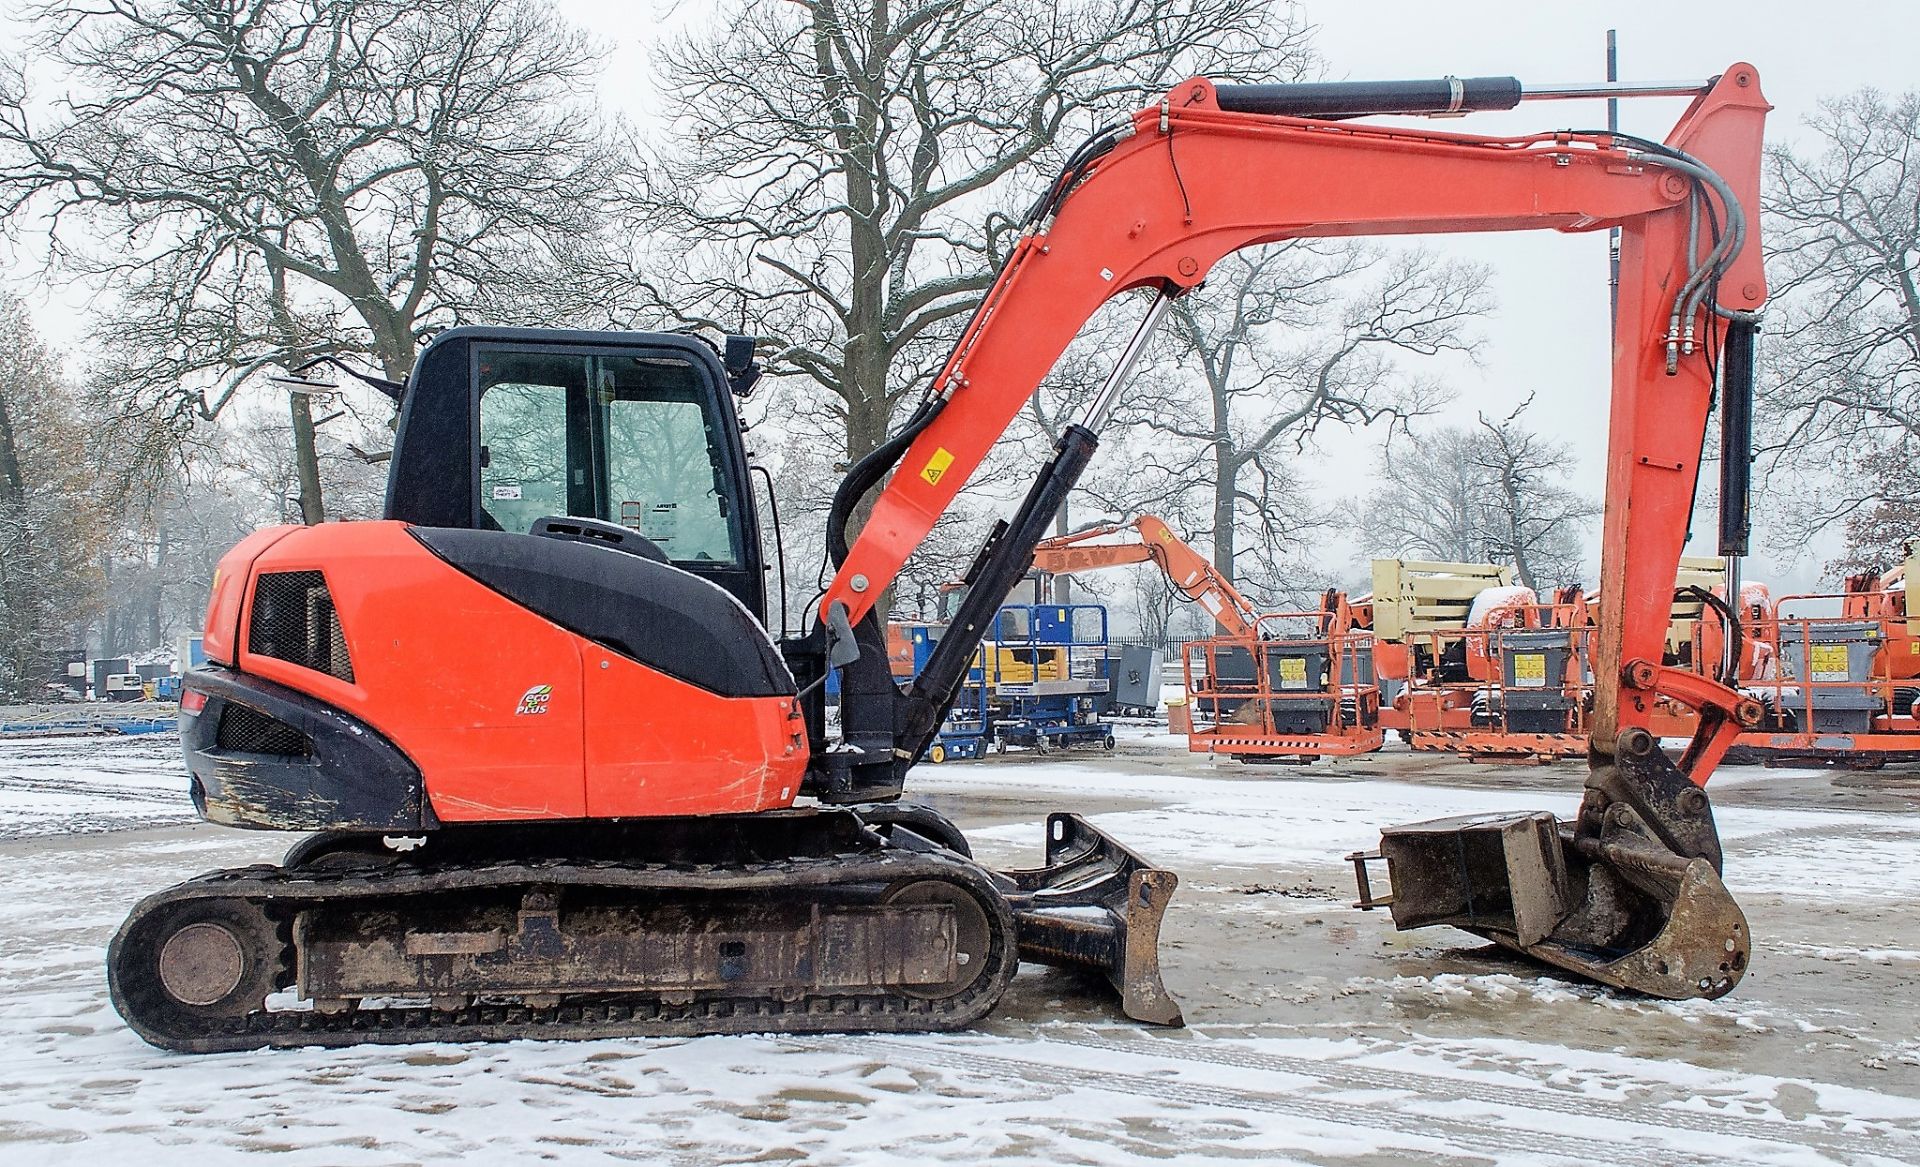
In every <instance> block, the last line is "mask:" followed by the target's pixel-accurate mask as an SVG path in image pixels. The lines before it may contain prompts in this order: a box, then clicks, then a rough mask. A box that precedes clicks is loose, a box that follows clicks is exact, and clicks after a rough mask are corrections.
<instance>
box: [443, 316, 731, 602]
mask: <svg viewBox="0 0 1920 1167" xmlns="http://www.w3.org/2000/svg"><path fill="white" fill-rule="evenodd" d="M476 359H477V361H478V367H477V375H478V377H479V392H480V407H479V417H480V507H481V510H482V511H483V513H484V514H485V516H486V518H487V520H488V522H489V525H493V526H498V527H499V528H500V529H502V530H507V531H527V530H529V529H531V528H532V526H533V523H534V521H535V520H536V519H539V518H541V517H542V516H544V515H560V514H565V515H578V516H581V517H585V518H597V519H603V520H606V521H608V522H613V523H619V524H620V525H622V526H625V527H630V528H632V529H633V530H636V531H639V532H640V533H641V534H643V535H645V536H646V537H647V538H648V539H651V540H652V541H653V542H654V543H656V544H658V545H659V547H660V549H661V550H662V551H664V552H666V553H667V556H668V558H670V559H673V560H676V561H679V562H683V563H707V564H724V565H731V564H737V563H739V562H740V540H741V532H740V520H739V514H740V509H741V508H740V506H739V505H738V504H739V500H735V499H734V498H733V497H732V491H731V486H730V484H731V483H732V481H733V479H732V477H731V476H730V475H729V474H728V472H727V463H726V457H727V455H726V449H727V441H726V435H727V432H728V431H727V430H726V429H725V428H724V425H725V421H724V419H723V418H722V417H720V416H719V415H718V414H717V413H716V410H717V409H718V408H721V407H722V406H720V405H719V404H717V403H716V402H715V400H714V398H715V396H716V394H715V393H714V392H713V391H712V388H711V387H710V386H709V384H708V382H707V379H706V377H705V376H704V375H703V374H702V373H701V372H700V370H699V369H698V368H697V367H696V366H694V365H692V364H690V363H689V362H687V361H686V360H683V359H680V358H678V357H675V356H673V355H671V354H667V355H662V356H617V355H597V354H574V353H568V354H561V353H551V352H539V353H527V352H514V351H511V350H504V349H503V350H482V351H481V352H480V353H479V354H477V358H476Z"/></svg>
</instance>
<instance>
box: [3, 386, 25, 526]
mask: <svg viewBox="0 0 1920 1167" xmlns="http://www.w3.org/2000/svg"><path fill="white" fill-rule="evenodd" d="M26 493H27V486H26V483H25V482H24V481H23V480H22V479H21V477H20V452H19V451H18V450H17V449H16V448H15V447H14V444H13V419H12V418H11V417H9V416H8V415H7V399H6V398H5V397H4V396H0V502H19V501H20V500H21V499H22V498H24V497H25V496H26Z"/></svg>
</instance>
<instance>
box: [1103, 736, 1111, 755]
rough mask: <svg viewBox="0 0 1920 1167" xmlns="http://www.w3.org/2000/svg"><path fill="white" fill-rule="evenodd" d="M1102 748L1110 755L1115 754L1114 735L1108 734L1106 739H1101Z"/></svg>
mask: <svg viewBox="0 0 1920 1167" xmlns="http://www.w3.org/2000/svg"><path fill="white" fill-rule="evenodd" d="M1100 748H1101V749H1103V750H1105V751H1107V752H1108V753H1109V754H1111V753H1112V752H1113V735H1112V734H1108V735H1107V736H1106V737H1103V738H1101V739H1100Z"/></svg>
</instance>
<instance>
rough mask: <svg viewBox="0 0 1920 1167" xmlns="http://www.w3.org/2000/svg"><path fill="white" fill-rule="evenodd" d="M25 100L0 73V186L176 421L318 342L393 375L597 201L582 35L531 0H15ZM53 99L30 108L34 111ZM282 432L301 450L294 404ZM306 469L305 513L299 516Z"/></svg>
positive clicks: (117, 370)
mask: <svg viewBox="0 0 1920 1167" xmlns="http://www.w3.org/2000/svg"><path fill="white" fill-rule="evenodd" d="M31 19H32V24H31V27H32V30H33V40H32V46H33V49H34V52H35V54H36V55H37V58H38V61H37V65H45V66H51V67H54V68H59V69H61V70H64V76H63V78H62V80H63V82H64V83H65V84H66V85H67V86H69V87H70V92H71V93H72V96H70V97H69V98H67V99H66V100H65V101H62V102H59V103H55V104H53V105H51V106H50V107H47V105H46V103H43V102H39V101H36V100H34V99H32V98H31V97H30V95H29V88H28V77H29V71H28V70H27V69H25V68H24V67H23V66H21V65H20V64H19V63H15V64H14V65H12V66H11V67H10V68H9V69H8V71H7V72H6V74H5V76H4V78H3V79H0V191H4V196H5V202H4V207H5V209H6V210H7V211H8V212H9V213H10V214H11V215H12V216H13V217H14V220H15V222H23V221H25V220H26V218H27V217H28V216H30V215H31V213H32V212H36V211H37V212H39V213H40V214H41V215H42V216H43V218H42V219H41V221H42V222H44V223H45V225H46V229H47V231H48V232H49V234H50V237H51V241H52V245H53V247H52V255H53V257H54V260H55V261H56V262H57V263H58V264H59V266H60V267H62V268H63V269H64V270H65V271H66V272H68V273H69V274H71V275H74V276H76V277H79V278H82V279H85V280H87V281H89V282H92V283H97V284H100V285H103V286H105V287H106V288H108V289H110V290H112V291H113V292H114V293H116V294H117V296H118V300H119V303H118V305H117V306H116V309H115V311H114V312H113V313H112V319H111V321H110V324H109V325H108V326H106V327H104V328H103V329H102V330H101V335H100V338H99V339H100V348H101V351H102V353H103V358H104V365H105V368H106V369H107V370H108V372H109V374H110V376H111V377H112V379H113V380H114V381H115V382H116V383H117V384H118V385H119V386H121V388H122V390H123V394H124V401H125V405H126V407H127V408H128V409H129V410H133V411H141V412H145V413H147V414H150V415H152V416H154V417H156V418H158V419H160V420H162V421H163V422H165V423H166V424H167V426H168V427H169V428H171V429H173V430H175V431H176V432H177V431H179V430H181V429H184V428H186V427H188V426H190V425H192V424H193V423H194V422H196V421H205V420H209V419H211V418H213V417H214V416H216V415H218V414H219V413H220V412H221V410H222V409H223V408H224V407H225V406H226V405H227V404H228V402H229V401H230V400H232V398H233V396H234V394H235V393H236V392H237V391H238V389H239V387H240V386H241V385H242V384H243V383H245V382H246V380H247V378H248V377H249V376H250V375H252V374H253V373H255V372H257V371H259V370H261V369H263V368H265V367H267V366H270V365H276V364H290V363H293V362H295V361H299V360H301V359H304V358H307V357H311V356H315V355H321V354H341V353H354V354H360V355H363V356H365V357H368V358H370V359H371V360H372V361H373V362H374V363H375V364H376V365H377V366H378V367H379V368H380V369H381V370H382V371H383V372H384V373H385V375H386V376H388V377H390V378H395V379H398V378H399V377H401V376H403V375H404V374H405V373H406V372H407V371H408V369H409V368H410V367H411V365H412V362H413V357H414V352H415V349H416V347H417V345H418V344H419V342H420V340H421V339H422V338H423V337H424V336H425V335H426V334H427V333H428V332H430V331H432V330H434V329H437V328H442V327H445V326H447V325H449V324H452V323H455V322H458V321H460V320H463V319H467V318H470V317H473V316H476V315H484V314H485V312H486V311H487V306H488V304H489V303H490V302H491V301H492V300H493V299H494V298H495V297H496V296H497V295H499V294H501V293H499V292H497V291H496V287H495V286H496V285H497V284H499V283H502V282H515V281H525V280H529V279H532V278H534V275H535V273H537V272H538V271H539V270H540V269H541V268H543V267H544V266H547V265H550V264H551V263H553V262H554V261H555V258H554V257H555V255H556V250H557V249H560V248H565V247H568V246H571V245H573V244H574V243H575V242H576V241H577V240H579V239H580V238H582V237H583V236H586V235H588V234H590V233H591V232H592V231H593V230H594V229H595V228H596V227H597V226H598V225H599V224H600V222H601V219H600V208H601V205H602V202H603V196H604V193H605V192H606V191H607V190H608V188H609V187H610V186H611V185H612V184H613V182H614V180H615V178H616V177H617V176H618V174H619V172H620V169H621V164H620V162H619V158H618V155H617V154H616V153H615V152H614V151H612V150H611V149H610V148H609V146H608V145H607V143H606V140H605V138H604V135H603V134H602V131H601V127H600V124H599V121H598V119H597V116H596V115H595V114H594V112H593V111H592V110H591V109H590V108H589V107H587V106H585V105H584V104H582V103H581V102H580V101H579V100H578V99H577V98H576V97H575V91H576V90H577V88H579V87H580V86H581V84H582V83H584V82H585V81H587V80H588V79H589V78H590V77H591V75H592V74H593V72H594V70H595V67H596V65H597V55H596V52H595V50H594V48H593V47H592V46H591V45H590V44H589V43H588V42H587V40H586V39H585V38H584V37H583V36H582V35H581V34H579V33H578V32H576V31H574V30H572V29H570V28H569V27H567V26H566V25H564V24H562V23H561V22H560V21H559V20H558V19H557V18H556V17H555V16H553V15H552V14H551V12H550V10H549V9H547V8H545V7H543V6H540V5H536V4H533V3H530V2H528V0H404V2H403V0H236V2H224V0H223V2H218V3H216V2H212V0H92V2H90V3H85V4H47V5H43V6H40V7H36V8H34V9H32V10H31ZM42 108H51V109H52V111H53V113H52V115H51V116H50V117H49V118H48V119H47V120H45V121H44V122H43V121H42V120H41V119H40V118H39V116H38V113H39V111H40V110H41V109H42ZM291 419H292V425H293V432H294V434H295V435H296V437H297V438H298V439H300V441H301V453H302V454H303V455H304V456H305V457H306V459H307V460H308V461H309V462H310V461H311V459H312V457H313V456H314V454H313V443H312V439H311V428H312V423H313V419H312V415H311V409H310V406H309V403H308V402H307V400H306V398H305V397H304V396H302V395H299V394H295V395H294V396H293V398H292V402H291ZM308 470H309V473H307V474H306V475H305V476H304V478H303V486H304V489H303V494H302V498H303V511H304V513H305V517H306V518H307V520H308V521H317V520H318V519H319V518H320V517H321V516H322V513H323V512H322V508H321V505H320V500H319V499H318V497H309V495H310V494H311V493H312V492H314V489H315V483H316V482H317V475H315V474H313V473H311V466H310V465H309V467H308Z"/></svg>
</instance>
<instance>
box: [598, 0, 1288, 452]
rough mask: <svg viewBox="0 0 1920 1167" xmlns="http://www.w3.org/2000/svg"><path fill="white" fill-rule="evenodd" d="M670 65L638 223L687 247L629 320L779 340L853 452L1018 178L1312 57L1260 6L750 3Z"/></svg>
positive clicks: (868, 439) (904, 374) (947, 329)
mask: <svg viewBox="0 0 1920 1167" xmlns="http://www.w3.org/2000/svg"><path fill="white" fill-rule="evenodd" d="M662 59H663V65H662V70H661V76H662V80H663V82H664V88H665V90H666V92H667V95H668V98H669V100H670V101H671V102H673V103H674V105H675V107H676V110H677V112H678V114H679V117H678V120H677V122H676V124H675V130H674V132H673V134H672V136H671V139H670V140H669V141H668V142H667V143H666V144H665V145H664V146H663V149H662V150H661V151H660V152H659V155H658V156H657V157H656V158H655V160H654V162H653V164H652V165H651V167H650V168H649V172H648V175H647V180H646V182H645V183H644V184H643V189H642V195H641V197H640V199H639V200H638V202H637V204H636V206H635V215H636V222H637V223H641V224H644V225H646V226H649V227H658V228H660V229H661V231H660V235H661V236H663V237H664V238H665V239H668V240H677V241H679V243H678V244H677V245H671V244H670V245H666V246H664V249H663V252H662V253H661V254H658V255H654V256H650V257H647V258H648V261H649V262H648V263H647V270H649V271H651V272H653V273H656V274H655V275H654V276H653V277H652V278H650V279H642V280H639V281H637V287H636V290H635V291H634V293H633V295H634V298H635V307H636V310H648V311H657V310H663V309H664V310H668V311H672V312H676V313H678V314H679V315H680V316H681V317H682V318H683V319H686V320H688V321H691V322H697V323H704V324H709V325H713V326H718V327H739V326H740V325H741V324H742V323H745V324H746V325H747V326H748V327H752V328H754V329H757V330H758V331H759V333H760V334H761V335H763V336H766V337H770V338H773V344H772V350H773V359H772V362H771V364H772V367H773V368H774V369H775V370H778V371H788V372H793V373H797V374H799V380H800V381H801V382H804V384H806V385H810V386H811V387H813V388H814V389H816V390H819V391H820V392H818V393H817V394H812V395H808V397H807V399H806V401H805V402H804V403H803V404H800V405H798V406H796V409H797V412H798V413H799V415H800V416H801V418H802V420H804V421H808V422H811V423H812V424H813V425H814V426H815V427H816V429H817V430H818V431H819V432H821V433H823V434H825V435H827V436H828V437H829V438H830V439H831V440H834V441H844V448H845V451H846V455H847V456H848V457H849V458H857V457H860V456H862V455H864V454H866V453H867V452H868V451H870V450H872V449H873V448H874V447H875V446H877V445H878V444H879V443H880V441H881V440H882V439H883V438H884V436H885V434H886V432H887V429H888V426H889V424H890V421H891V419H892V417H893V414H894V411H895V408H896V406H897V405H898V403H899V402H900V401H901V400H903V398H905V397H906V396H907V395H908V394H910V393H912V392H914V391H915V390H916V389H917V388H919V387H921V386H923V385H924V384H925V382H926V381H927V379H928V378H930V377H931V376H932V375H933V374H934V373H935V372H936V371H937V370H938V368H939V366H940V363H941V362H942V360H943V359H944V357H945V354H946V352H947V350H948V348H949V347H950V343H951V340H952V338H953V336H954V334H955V333H956V332H957V330H958V329H959V327H960V326H961V324H962V323H963V321H964V318H965V316H966V314H967V313H969V312H970V311H971V310H972V308H973V305H974V304H975V303H976V302H977V300H978V298H979V296H980V294H981V293H982V292H983V291H984V290H985V289H986V288H987V286H988V285H989V284H990V283H991V281H992V279H993V272H994V268H995V266H996V263H997V259H998V257H999V256H1001V255H1002V254H1003V253H1004V252H1005V250H1006V249H1007V247H1008V245H1009V243H1010V241H1011V240H1010V235H1011V233H1012V231H1013V230H1014V229H1015V224H1016V222H1017V219H1018V216H1017V215H1013V214H1010V213H1008V212H1009V209H1010V208H1011V206H1012V203H1013V200H1015V199H1017V198H1019V197H1020V194H1021V192H1022V191H1025V192H1027V194H1029V195H1030V194H1031V192H1032V190H1033V189H1034V188H1035V186H1036V182H1037V180H1038V179H1039V177H1040V176H1039V175H1038V174H1023V173H1022V171H1023V168H1025V167H1027V165H1028V164H1029V163H1034V162H1036V161H1046V160H1049V159H1051V158H1053V157H1055V156H1056V155H1059V154H1061V153H1064V150H1063V149H1062V147H1063V146H1064V145H1070V144H1071V142H1070V141H1065V140H1066V139H1075V138H1078V137H1079V136H1080V135H1081V134H1082V133H1083V132H1084V131H1086V130H1088V129H1090V128H1091V127H1092V125H1093V124H1094V121H1095V119H1096V117H1097V118H1099V119H1102V120H1104V119H1106V118H1109V117H1112V116H1114V115H1116V114H1119V113H1120V112H1122V111H1123V110H1124V109H1125V108H1127V107H1128V106H1130V105H1133V104H1135V103H1137V102H1138V101H1139V100H1141V98H1142V97H1143V96H1144V95H1146V94H1149V93H1153V92H1157V91H1160V90H1163V89H1164V88H1166V87H1167V86H1168V85H1170V84H1172V83H1174V82H1176V81H1178V80H1180V79H1182V78H1184V77H1186V76H1188V75H1191V74H1193V73H1197V72H1202V71H1205V72H1209V73H1213V74H1214V75H1218V76H1248V75H1256V74H1257V75H1259V76H1262V77H1268V78H1273V77H1278V78H1287V77H1292V76H1295V75H1298V74H1299V73H1300V72H1302V71H1303V70H1305V69H1307V68H1309V67H1310V65H1311V56H1310V54H1309V52H1308V49H1307V29H1306V26H1305V25H1304V23H1303V22H1302V21H1301V20H1300V18H1299V16H1298V13H1297V12H1296V11H1295V9H1294V7H1293V6H1292V5H1291V4H1273V3H1270V2H1269V0H1058V2H1054V0H943V2H939V3H923V4H896V3H893V2H892V0H800V2H797V3H792V2H774V0H742V2H739V3H735V4H731V5H729V6H728V7H727V8H726V9H725V10H723V11H722V12H720V13H719V14H717V16H716V18H715V19H714V20H713V21H712V22H711V25H710V27H709V28H708V29H706V30H703V31H701V32H699V33H696V34H694V35H692V36H690V37H687V38H684V39H681V40H679V41H677V42H675V43H673V44H672V45H670V46H669V47H668V48H667V49H666V50H665V52H664V54H663V58H662ZM1035 169H1038V168H1035Z"/></svg>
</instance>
